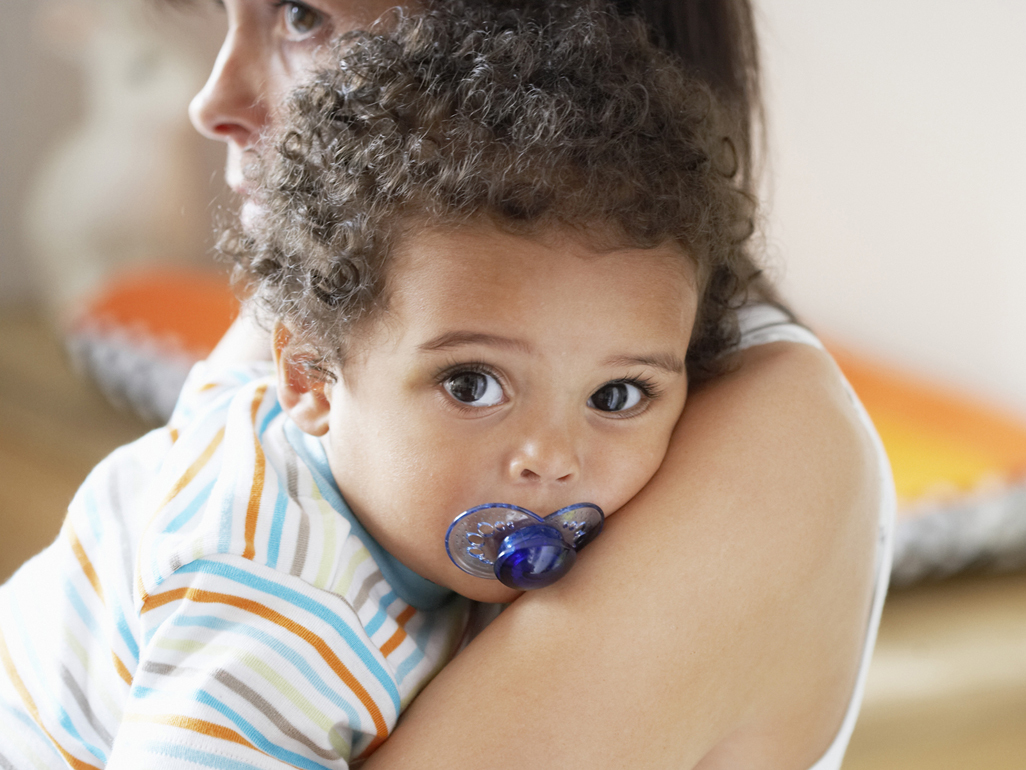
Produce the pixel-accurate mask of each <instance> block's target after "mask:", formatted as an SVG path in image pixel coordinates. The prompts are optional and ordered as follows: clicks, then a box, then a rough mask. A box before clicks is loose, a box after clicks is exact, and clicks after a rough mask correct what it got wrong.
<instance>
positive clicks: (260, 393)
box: [242, 385, 267, 559]
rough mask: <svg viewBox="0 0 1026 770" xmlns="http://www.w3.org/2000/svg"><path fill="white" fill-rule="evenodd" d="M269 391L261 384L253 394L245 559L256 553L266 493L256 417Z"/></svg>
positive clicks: (262, 454)
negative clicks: (258, 521) (259, 523)
mask: <svg viewBox="0 0 1026 770" xmlns="http://www.w3.org/2000/svg"><path fill="white" fill-rule="evenodd" d="M266 392H267V386H266V385H261V386H260V387H259V388H257V389H256V393H254V394H253V405H252V407H251V409H250V418H251V419H252V421H253V449H254V450H255V454H256V457H255V459H254V466H255V467H254V468H253V487H252V489H251V490H250V493H249V505H247V506H246V547H245V549H244V550H243V551H242V558H243V559H252V558H253V555H254V554H255V553H256V546H255V545H254V540H255V539H256V525H257V515H258V514H259V513H260V498H261V497H263V494H264V470H265V460H264V450H263V447H261V446H260V437H259V436H258V435H257V432H256V419H257V412H258V411H259V410H260V404H261V403H263V400H264V393H266Z"/></svg>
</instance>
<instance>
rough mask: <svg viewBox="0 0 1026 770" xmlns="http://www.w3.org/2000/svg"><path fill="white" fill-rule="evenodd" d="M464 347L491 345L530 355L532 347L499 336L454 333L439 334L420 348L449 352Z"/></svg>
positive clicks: (466, 332) (479, 333)
mask: <svg viewBox="0 0 1026 770" xmlns="http://www.w3.org/2000/svg"><path fill="white" fill-rule="evenodd" d="M463 345H489V346H491V347H497V348H509V349H512V350H517V351H519V352H521V353H530V352H531V346H530V345H529V344H528V343H526V342H525V341H523V340H517V339H513V338H511V337H502V336H499V335H497V334H484V333H482V332H470V331H452V332H445V333H444V334H439V335H438V336H437V337H434V338H432V339H430V340H428V341H427V342H425V343H423V344H422V345H420V346H419V348H420V349H421V350H432V351H434V350H449V349H451V348H457V347H461V346H463Z"/></svg>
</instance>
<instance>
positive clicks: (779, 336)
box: [734, 304, 823, 350]
mask: <svg viewBox="0 0 1026 770" xmlns="http://www.w3.org/2000/svg"><path fill="white" fill-rule="evenodd" d="M737 322H738V326H739V327H740V330H741V339H740V340H739V341H738V344H737V347H735V348H734V350H744V349H745V348H751V347H755V346H756V345H765V344H767V343H770V342H800V343H801V344H803V345H812V346H813V347H815V348H819V349H820V350H822V349H823V343H822V342H820V341H819V339H818V338H817V337H816V335H815V334H813V333H812V332H811V331H809V330H808V329H806V328H805V327H804V326H802V325H801V324H799V323H797V322H796V321H795V320H794V319H793V318H792V317H791V316H790V315H788V314H787V313H785V312H784V311H783V310H781V309H780V308H778V307H776V306H775V305H768V304H755V305H745V306H744V307H742V308H741V309H739V310H738V311H737Z"/></svg>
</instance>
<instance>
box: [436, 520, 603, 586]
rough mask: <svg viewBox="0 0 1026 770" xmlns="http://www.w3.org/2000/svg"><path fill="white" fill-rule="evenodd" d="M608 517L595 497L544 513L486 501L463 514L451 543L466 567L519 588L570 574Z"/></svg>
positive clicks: (451, 527) (454, 554)
mask: <svg viewBox="0 0 1026 770" xmlns="http://www.w3.org/2000/svg"><path fill="white" fill-rule="evenodd" d="M604 521H605V517H604V515H603V513H602V509H601V508H599V507H598V506H597V505H594V504H592V503H575V504H574V505H568V506H567V507H566V508H561V509H559V510H558V511H556V512H555V513H552V514H549V515H548V516H546V517H545V518H544V519H543V518H542V517H541V516H539V515H538V514H536V513H534V512H533V511H529V510H527V509H526V508H521V507H520V506H518V505H511V504H509V503H486V504H485V505H478V506H475V507H474V508H470V509H468V510H466V511H464V512H463V513H461V514H460V515H459V516H457V517H456V518H455V519H454V520H453V522H452V524H450V525H449V530H448V531H447V532H446V535H445V549H446V551H447V553H448V554H449V558H450V559H451V560H452V562H453V563H454V564H455V565H456V566H457V567H459V568H460V569H462V570H463V571H464V572H466V573H468V574H470V575H474V576H475V577H480V578H484V579H487V580H500V581H501V582H502V583H503V584H504V585H508V586H509V587H510V588H516V589H519V590H530V589H533V588H542V587H544V586H547V585H551V584H552V583H554V582H556V581H557V580H559V578H561V577H562V576H563V575H565V574H566V573H567V572H569V571H570V569H571V568H572V567H573V565H574V563H575V562H576V560H577V551H579V550H581V549H582V548H584V546H585V545H587V544H588V543H590V542H591V541H592V540H594V539H595V537H596V536H597V535H598V534H599V532H601V531H602V524H603V523H604Z"/></svg>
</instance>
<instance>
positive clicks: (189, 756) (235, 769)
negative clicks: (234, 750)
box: [143, 741, 261, 770]
mask: <svg viewBox="0 0 1026 770" xmlns="http://www.w3.org/2000/svg"><path fill="white" fill-rule="evenodd" d="M143 746H144V749H145V753H146V754H148V755H152V756H160V757H168V758H170V759H181V760H184V761H186V762H192V763H193V764H195V765H202V766H204V767H213V768H217V770H261V768H259V767H258V766H257V765H251V764H249V763H248V762H240V761H239V760H237V759H229V758H228V757H226V756H225V755H224V754H211V753H210V752H207V751H198V750H197V749H190V748H186V747H185V746H179V745H177V744H172V743H157V742H156V741H150V742H147V743H145V744H143Z"/></svg>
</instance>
